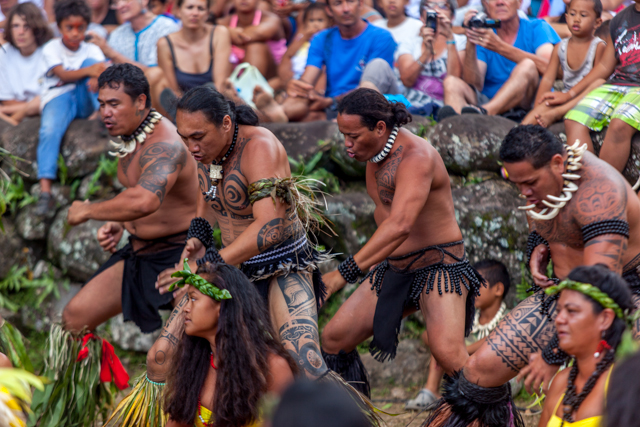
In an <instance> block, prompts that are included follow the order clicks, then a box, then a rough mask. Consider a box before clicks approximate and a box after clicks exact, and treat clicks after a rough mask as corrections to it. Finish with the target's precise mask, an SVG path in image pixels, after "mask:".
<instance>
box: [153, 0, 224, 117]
mask: <svg viewBox="0 0 640 427" xmlns="http://www.w3.org/2000/svg"><path fill="white" fill-rule="evenodd" d="M209 3H210V1H207V0H178V2H177V4H176V6H177V7H178V10H179V14H180V18H181V21H182V28H181V29H180V30H179V31H177V32H175V33H173V34H169V35H168V36H165V37H163V38H161V39H160V40H159V41H158V64H159V65H160V68H161V69H162V71H163V72H164V75H165V77H166V78H167V80H168V82H169V87H170V88H171V89H172V90H173V91H174V92H175V94H176V95H178V96H181V95H182V94H183V93H184V92H186V91H188V90H189V89H191V88H193V87H196V86H202V85H203V84H207V83H214V84H215V85H216V87H221V85H222V83H223V82H224V81H225V80H226V79H227V78H228V77H229V74H230V71H231V70H230V67H229V55H230V53H231V38H230V37H229V31H228V30H227V28H225V27H224V26H222V25H217V26H211V25H210V24H207V19H208V18H209ZM165 107H166V106H165Z"/></svg>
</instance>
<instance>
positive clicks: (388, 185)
mask: <svg viewBox="0 0 640 427" xmlns="http://www.w3.org/2000/svg"><path fill="white" fill-rule="evenodd" d="M402 150H403V146H402V145H401V146H399V147H398V149H397V150H395V151H394V152H393V153H392V154H391V155H390V156H389V158H388V159H387V160H386V161H385V162H384V164H383V165H382V167H380V169H378V170H377V171H376V173H375V178H376V184H377V185H378V194H379V196H380V200H382V203H386V204H390V203H391V202H392V201H393V196H394V194H395V191H396V172H397V171H398V166H400V163H401V162H402Z"/></svg>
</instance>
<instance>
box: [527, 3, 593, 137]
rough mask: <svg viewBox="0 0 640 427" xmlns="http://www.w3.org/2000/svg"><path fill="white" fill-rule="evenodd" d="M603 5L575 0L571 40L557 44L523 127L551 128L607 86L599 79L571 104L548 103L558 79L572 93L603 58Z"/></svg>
mask: <svg viewBox="0 0 640 427" xmlns="http://www.w3.org/2000/svg"><path fill="white" fill-rule="evenodd" d="M601 14H602V3H601V1H600V0H572V1H571V3H569V6H568V8H567V13H566V17H567V25H568V27H569V31H570V32H571V37H568V38H565V39H562V41H561V42H560V43H558V44H557V45H555V47H554V48H553V53H552V54H551V60H550V62H549V66H548V67H547V71H546V72H545V73H544V76H543V77H542V81H541V82H540V86H539V87H538V93H537V94H536V100H535V106H534V108H533V110H531V111H530V112H529V114H527V116H526V117H525V118H524V119H523V120H522V124H526V125H534V124H539V125H540V126H544V127H548V126H549V125H551V124H553V123H555V122H557V121H558V120H560V119H562V117H564V115H565V114H567V112H568V111H569V110H571V109H572V108H573V107H575V106H576V104H577V103H578V102H579V101H580V100H581V99H582V98H583V97H584V96H585V95H586V94H588V93H589V92H590V91H591V90H593V89H595V88H596V87H598V86H600V85H601V84H603V83H604V80H603V79H598V80H596V81H595V82H594V83H593V84H591V85H590V86H589V87H588V88H587V89H586V90H584V91H583V92H582V93H580V94H578V96H576V97H574V98H573V99H572V100H571V101H569V102H567V103H565V104H562V105H555V106H551V105H549V104H548V103H547V102H546V101H547V99H548V98H549V96H551V94H552V92H551V88H552V87H553V83H554V82H555V80H556V79H558V78H562V83H563V84H564V89H563V92H569V91H570V90H571V89H572V88H573V87H574V86H575V85H576V84H578V83H579V82H580V80H582V79H583V78H584V77H585V76H586V75H587V74H589V72H590V71H591V69H592V68H593V65H594V63H595V64H597V63H599V62H600V60H601V59H602V56H603V54H604V49H605V46H606V43H605V42H604V41H603V40H602V39H601V38H600V37H597V36H595V34H594V33H595V31H596V29H597V28H598V27H599V26H600V25H601V24H602V19H601V18H600V15H601Z"/></svg>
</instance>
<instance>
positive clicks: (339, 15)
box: [0, 0, 640, 211]
mask: <svg viewBox="0 0 640 427" xmlns="http://www.w3.org/2000/svg"><path fill="white" fill-rule="evenodd" d="M628 1H629V0H627V3H623V2H622V1H621V0H542V1H540V0H533V1H527V0H459V3H457V2H456V0H326V3H325V2H320V0H317V1H316V2H310V1H307V0H32V1H25V0H0V21H1V23H0V27H1V28H3V30H2V32H1V33H0V42H1V43H3V44H2V48H0V118H1V119H3V120H5V121H8V122H10V123H12V124H17V123H19V122H20V121H22V120H23V119H24V117H27V116H34V115H38V114H42V116H43V120H42V125H41V129H40V147H39V150H38V153H39V157H38V165H39V169H40V172H39V174H40V178H42V179H44V180H45V181H44V182H43V184H42V185H43V194H45V198H46V193H47V192H48V191H47V189H48V188H49V184H48V182H47V180H48V181H51V180H53V179H55V175H56V159H57V156H58V150H59V145H60V141H59V140H60V139H61V138H62V136H63V135H64V131H65V130H66V127H67V126H68V123H70V122H71V121H72V120H73V119H74V118H78V117H90V116H91V114H94V113H95V110H96V108H97V103H96V102H97V101H96V96H95V78H96V77H97V76H98V75H99V74H100V72H101V70H103V69H104V68H105V67H108V66H109V65H110V64H113V63H124V62H127V63H131V64H134V65H136V66H138V67H139V68H141V69H142V70H143V71H144V73H145V76H146V77H147V79H148V80H149V83H150V86H151V102H152V105H153V106H154V107H155V108H156V109H157V110H158V111H160V112H161V113H162V114H164V115H165V116H167V117H169V118H172V119H173V109H174V105H175V101H176V99H177V98H178V97H179V96H180V95H181V94H182V93H183V92H184V91H186V90H188V89H189V88H192V87H195V86H199V85H214V86H215V87H216V88H217V89H218V90H219V91H220V92H222V93H223V94H225V96H227V97H229V98H231V99H234V101H236V102H246V103H248V104H250V105H251V106H252V107H253V108H254V109H255V110H256V112H257V113H258V115H259V117H260V119H261V120H262V121H272V122H286V121H311V120H322V119H329V120H331V119H333V118H335V116H336V109H335V106H336V104H337V102H338V101H339V100H340V99H341V97H342V96H344V95H345V94H346V93H348V92H349V91H351V90H353V89H355V88H357V87H367V88H372V89H375V90H378V91H380V92H381V93H383V94H384V95H385V96H387V97H388V98H389V99H392V100H396V101H399V102H403V103H405V104H406V105H407V106H408V107H409V109H410V111H411V112H412V113H413V114H419V115H426V116H433V118H434V119H436V120H443V119H445V118H447V117H450V116H453V115H459V114H488V115H503V116H505V117H508V118H511V119H513V120H515V121H518V122H522V123H525V124H540V125H542V126H545V127H547V126H549V125H551V124H552V123H554V122H557V121H560V120H563V119H564V120H565V124H566V130H567V136H568V137H569V140H575V139H580V140H581V141H585V142H588V143H589V144H590V138H589V132H590V131H599V130H602V129H603V128H604V127H608V133H607V136H606V138H605V140H604V143H603V147H602V151H601V153H600V154H601V156H602V157H603V158H604V159H606V160H607V161H609V162H610V163H612V164H613V165H614V166H615V167H616V168H618V169H619V170H622V168H623V167H624V165H625V164H626V161H627V159H628V157H629V150H630V141H631V138H632V136H633V134H634V133H635V132H636V131H637V130H638V128H640V124H639V123H640V110H639V109H638V100H639V99H638V97H639V96H640V92H639V91H638V86H639V85H640V77H638V76H639V74H638V72H637V71H638V68H639V67H640V55H638V50H639V49H640V45H638V44H637V39H638V32H639V31H640V30H639V29H640V10H639V9H640V6H638V5H636V4H633V3H631V4H629V3H628ZM70 10H71V11H73V13H72V14H71V15H69V11H70ZM541 18H542V19H541ZM241 63H247V64H250V65H249V68H244V69H250V68H252V69H253V70H254V71H256V72H257V73H259V74H261V75H262V76H263V77H264V79H263V82H264V83H263V84H257V85H256V86H255V90H254V93H253V98H252V99H247V98H246V96H245V97H244V99H243V98H241V97H240V96H239V93H238V91H237V90H236V85H237V84H238V81H239V80H242V79H243V78H244V77H243V76H244V74H240V75H239V76H238V75H234V74H233V71H234V69H235V68H236V67H237V66H238V65H239V64H241ZM243 67H246V65H243ZM236 74H237V73H236ZM253 75H255V73H254V74H253ZM234 79H235V80H234ZM252 81H253V80H252ZM63 95H64V96H63ZM63 100H64V102H66V103H68V104H69V105H71V106H72V108H68V112H67V113H66V115H65V117H62V114H61V113H60V112H56V113H52V112H50V111H54V110H55V111H58V109H59V107H57V106H56V105H57V104H58V103H62V102H63ZM48 105H49V108H47V106H48ZM65 105H67V104H65ZM50 123H55V129H53V128H51V126H50ZM590 149H592V150H593V147H592V146H591V144H590ZM42 208H43V211H44V210H46V206H42Z"/></svg>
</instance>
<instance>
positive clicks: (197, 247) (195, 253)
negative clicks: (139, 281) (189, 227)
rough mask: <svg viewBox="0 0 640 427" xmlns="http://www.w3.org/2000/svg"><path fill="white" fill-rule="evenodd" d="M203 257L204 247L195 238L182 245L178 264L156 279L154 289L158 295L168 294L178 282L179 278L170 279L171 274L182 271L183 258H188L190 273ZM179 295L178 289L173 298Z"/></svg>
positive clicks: (196, 267) (195, 268)
mask: <svg viewBox="0 0 640 427" xmlns="http://www.w3.org/2000/svg"><path fill="white" fill-rule="evenodd" d="M203 256H204V245H203V244H202V242H201V241H200V240H198V239H196V238H195V237H192V238H190V239H189V240H187V243H186V244H185V245H184V250H183V251H182V255H180V262H178V263H177V264H176V265H175V266H174V268H168V269H166V270H164V271H163V272H162V273H160V274H159V275H158V279H157V281H156V289H157V290H158V292H159V293H160V295H163V294H166V293H167V292H169V287H170V286H171V285H172V284H174V283H175V282H177V281H179V280H180V278H179V277H171V275H172V274H173V273H175V272H176V271H181V270H182V263H183V260H184V259H185V258H188V259H189V260H190V261H189V267H190V268H191V271H196V270H197V269H198V266H197V265H196V260H197V259H200V258H202V257H203ZM178 293H180V290H179V289H176V290H175V292H174V293H173V294H174V297H175V296H176V295H177V294H178Z"/></svg>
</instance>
